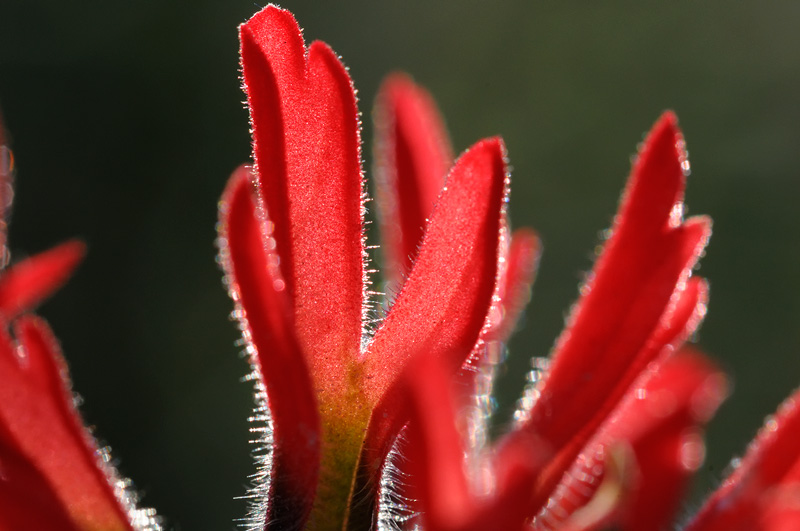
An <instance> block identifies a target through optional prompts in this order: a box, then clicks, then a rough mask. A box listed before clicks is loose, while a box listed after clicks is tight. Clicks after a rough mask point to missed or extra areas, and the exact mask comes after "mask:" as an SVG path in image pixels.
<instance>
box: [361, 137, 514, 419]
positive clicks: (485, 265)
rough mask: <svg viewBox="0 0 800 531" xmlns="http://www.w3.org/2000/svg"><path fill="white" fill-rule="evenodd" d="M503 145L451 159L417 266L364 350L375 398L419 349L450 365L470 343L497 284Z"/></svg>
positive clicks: (487, 143) (490, 144) (488, 143)
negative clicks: (452, 161)
mask: <svg viewBox="0 0 800 531" xmlns="http://www.w3.org/2000/svg"><path fill="white" fill-rule="evenodd" d="M504 155H505V151H504V148H503V144H502V142H501V141H500V140H499V139H490V140H484V141H482V142H479V143H478V144H476V145H475V146H474V147H472V148H471V149H470V150H469V151H467V152H466V153H465V154H464V155H463V156H462V157H461V158H459V160H458V161H457V162H456V165H455V167H454V168H453V170H452V171H451V173H450V175H449V176H448V178H447V184H446V186H445V188H444V191H443V193H442V195H441V197H440V198H439V201H438V203H437V205H436V209H435V210H434V213H433V216H432V218H431V221H430V224H429V225H428V229H427V232H426V233H425V238H424V240H423V243H422V247H421V249H420V253H419V257H418V258H417V260H416V262H415V263H414V269H413V270H412V272H411V275H410V276H409V278H408V280H407V281H406V283H405V285H404V287H403V290H402V291H401V292H400V294H399V295H398V297H397V300H396V301H395V303H394V305H393V306H392V308H391V310H390V311H389V314H388V315H387V317H386V319H385V320H384V322H383V324H382V325H381V327H380V328H379V329H378V331H377V332H376V334H375V337H374V338H373V340H372V342H371V343H370V344H369V346H368V347H367V351H366V353H365V355H364V365H365V377H366V378H367V380H368V381H369V382H370V385H369V387H368V388H367V390H366V392H367V393H368V398H369V400H370V401H371V402H372V403H377V402H378V401H379V399H380V398H381V396H382V395H384V393H385V392H386V391H387V389H388V388H389V387H390V386H391V385H392V383H393V382H394V381H396V380H397V378H398V376H399V375H400V373H401V372H402V370H403V367H404V365H405V364H406V362H407V361H408V359H409V358H410V357H411V356H412V355H413V354H416V353H424V354H425V355H427V356H434V357H447V358H448V360H447V362H446V365H447V366H449V367H450V368H451V370H455V369H456V368H457V367H459V366H460V365H461V364H462V363H463V361H464V359H465V358H466V357H467V356H468V355H469V353H470V352H471V351H472V348H473V346H474V345H475V343H476V341H477V339H478V335H479V333H480V331H481V328H482V327H483V325H484V323H485V322H486V315H487V312H488V309H489V305H490V303H491V298H492V294H493V292H494V290H495V283H496V280H495V279H496V275H497V258H498V247H499V240H500V232H501V228H502V223H501V220H502V216H503V205H504V200H505V197H506V166H505V163H504Z"/></svg>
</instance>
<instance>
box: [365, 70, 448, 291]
mask: <svg viewBox="0 0 800 531" xmlns="http://www.w3.org/2000/svg"><path fill="white" fill-rule="evenodd" d="M375 116H376V118H375V124H376V139H375V145H376V148H375V152H376V159H377V160H378V163H377V165H376V169H377V174H378V179H377V182H378V187H377V197H378V201H379V205H380V210H379V212H380V214H381V235H382V236H383V243H382V245H381V248H382V249H383V251H384V253H385V255H386V260H385V262H386V264H385V266H384V268H383V271H384V274H385V275H386V276H387V277H388V278H389V279H390V287H389V289H390V290H395V289H399V288H400V286H401V284H402V280H403V279H404V278H405V277H406V276H407V274H408V272H409V271H410V270H411V264H412V263H413V261H414V259H415V258H416V256H417V252H418V249H419V245H420V243H421V242H422V235H423V233H424V230H425V225H426V223H427V221H428V219H429V218H430V215H431V213H432V211H433V207H434V204H435V203H436V199H437V198H438V197H439V193H440V192H441V190H442V186H443V185H444V179H445V176H446V175H447V172H448V170H449V169H450V167H451V166H452V164H453V152H452V149H451V147H450V141H449V139H448V138H447V132H446V131H445V128H444V123H443V121H442V118H441V116H440V115H439V112H438V110H437V108H436V104H435V103H434V101H433V98H431V96H430V94H428V92H427V91H426V90H424V89H423V88H421V87H419V86H418V85H416V84H414V82H413V81H412V80H411V79H410V78H409V77H408V76H406V75H404V74H394V75H391V76H389V77H388V78H387V79H386V81H384V83H383V85H382V87H381V90H380V94H379V95H378V102H377V105H376V109H375Z"/></svg>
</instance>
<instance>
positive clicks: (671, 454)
mask: <svg viewBox="0 0 800 531" xmlns="http://www.w3.org/2000/svg"><path fill="white" fill-rule="evenodd" d="M641 380H642V381H641V382H640V383H637V385H636V386H634V387H632V388H631V389H630V390H629V391H628V393H627V394H626V396H625V398H623V400H622V403H621V405H620V407H619V408H618V409H617V411H615V412H614V413H613V414H612V416H611V417H610V418H609V420H608V422H606V424H605V425H604V426H603V427H602V428H601V429H600V431H599V433H598V434H597V435H596V436H595V438H594V439H593V441H592V442H591V443H589V444H588V445H587V446H586V448H585V449H584V450H583V451H582V452H581V454H580V455H579V457H578V460H577V461H576V463H575V465H573V467H572V468H571V470H570V471H569V472H568V474H566V475H565V476H564V478H563V479H562V480H561V483H560V484H559V486H558V488H557V489H556V491H555V493H554V495H553V496H552V497H551V499H550V500H549V501H548V503H547V506H546V508H545V509H543V511H542V512H541V513H540V514H539V515H538V516H537V518H536V520H535V525H534V528H535V529H536V530H542V531H544V530H550V529H560V527H561V525H562V524H561V522H563V521H564V520H565V519H568V521H569V523H570V524H571V525H573V526H574V525H575V524H576V523H577V521H579V520H581V519H583V520H587V519H594V520H598V521H606V522H608V521H609V520H612V519H613V521H614V522H615V523H616V527H615V528H619V529H623V530H631V531H634V530H639V529H652V530H656V529H669V528H671V525H670V522H671V519H672V516H673V514H674V512H675V510H676V509H677V507H678V504H679V503H680V500H681V496H682V494H683V491H684V489H685V487H686V483H687V481H688V479H689V478H690V477H691V474H692V473H694V471H695V470H696V469H697V468H698V467H699V466H700V465H701V464H702V461H703V456H704V453H703V450H704V446H703V440H702V437H701V429H702V428H703V426H704V424H705V423H706V422H707V421H708V420H709V418H710V417H711V415H712V414H713V413H714V411H715V410H716V408H717V407H718V406H719V404H720V403H721V401H722V400H723V399H724V398H725V396H726V395H727V382H726V379H725V377H724V375H723V374H722V373H721V372H720V371H719V369H718V368H717V367H716V366H715V365H714V364H713V363H711V362H710V361H709V360H708V359H707V358H705V357H704V356H703V355H702V354H700V353H698V352H695V351H693V350H691V349H688V348H684V349H683V350H682V351H680V352H679V353H677V354H675V355H674V356H671V357H669V358H668V359H667V360H666V361H665V362H664V363H663V364H661V365H660V366H659V367H658V368H657V369H653V370H651V371H648V373H645V374H643V376H642V378H641ZM620 449H624V450H626V452H625V453H623V456H624V455H628V456H629V457H628V458H627V459H628V460H629V461H630V463H629V464H628V466H627V468H628V469H629V470H628V473H627V474H626V476H627V477H623V478H621V479H620V480H618V481H619V488H620V490H622V491H623V492H621V494H622V495H620V496H618V497H617V499H616V500H615V503H614V504H613V505H612V506H610V507H607V508H606V510H607V511H608V514H606V515H595V517H594V518H591V517H590V515H588V514H585V513H586V512H587V511H586V509H583V508H582V507H584V506H585V505H586V504H587V503H589V505H588V506H589V507H591V503H590V500H592V499H593V498H595V497H596V496H597V491H598V488H599V487H600V488H601V485H602V484H604V483H605V475H606V473H607V468H608V466H609V464H610V462H609V461H610V460H613V457H612V456H613V454H614V452H615V451H618V450H620ZM581 512H583V513H584V514H581ZM573 513H574V514H575V516H571V515H573ZM600 516H602V518H600ZM612 516H613V518H612ZM568 527H569V526H568ZM576 527H580V526H576Z"/></svg>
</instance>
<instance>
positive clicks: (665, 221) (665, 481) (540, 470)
mask: <svg viewBox="0 0 800 531" xmlns="http://www.w3.org/2000/svg"><path fill="white" fill-rule="evenodd" d="M240 36H241V54H242V67H243V77H244V86H245V91H246V93H247V98H248V104H249V108H250V114H251V125H252V129H253V152H254V159H255V164H254V166H252V167H251V166H243V167H241V168H240V169H239V170H237V171H236V172H235V173H234V175H233V176H232V177H231V180H230V182H229V184H228V186H227V189H226V191H225V194H224V196H223V200H222V202H221V208H220V218H221V219H220V225H219V227H220V237H219V245H220V261H221V263H222V265H223V267H224V270H225V272H226V283H227V285H228V289H229V292H230V294H231V296H232V298H233V299H234V301H235V306H236V308H235V315H236V316H237V318H238V319H239V322H240V327H241V330H242V333H243V339H244V342H245V344H246V345H247V351H248V353H249V354H250V360H251V364H252V368H253V372H252V375H251V377H252V379H253V381H254V382H255V383H256V390H257V393H256V398H257V409H256V413H255V415H254V417H253V419H254V422H255V423H256V427H255V428H254V432H255V433H256V434H257V437H258V441H257V443H258V444H259V446H260V450H261V451H260V456H259V458H258V462H259V465H260V468H259V472H258V475H257V481H256V484H255V486H254V487H253V491H252V492H251V495H252V497H253V498H255V499H256V502H255V503H254V505H253V509H252V512H251V514H250V515H249V519H248V520H247V522H246V523H245V524H244V525H245V526H246V528H247V529H250V530H259V531H260V530H264V529H268V530H276V531H278V530H299V529H314V530H326V529H331V530H349V531H360V530H364V531H366V530H369V529H374V528H378V529H425V530H428V531H481V530H486V531H489V530H496V529H500V530H511V531H513V530H520V531H522V530H558V531H579V530H585V531H589V530H597V531H600V530H603V529H609V530H610V529H621V530H631V531H632V530H643V529H645V530H650V529H652V530H658V529H669V528H671V525H672V524H671V523H670V522H671V521H672V520H673V519H674V515H675V512H676V509H677V508H678V504H679V501H680V497H681V495H682V493H683V490H684V488H685V486H686V483H687V481H688V479H689V477H690V476H691V474H692V472H694V471H695V470H696V469H697V468H698V467H699V466H700V464H701V463H702V461H703V454H704V446H703V440H702V431H703V428H704V425H705V423H706V422H707V421H708V420H709V419H710V417H711V416H712V414H713V413H714V411H715V410H716V408H717V406H718V405H719V403H720V402H721V401H722V400H723V399H724V397H725V395H726V392H727V385H726V379H725V377H724V376H723V374H722V373H721V372H720V370H719V369H718V368H717V367H716V366H715V365H714V364H713V363H712V362H711V361H710V360H708V359H707V358H706V357H705V356H704V355H703V354H701V353H699V352H697V351H695V350H693V349H692V348H691V347H687V346H685V345H684V344H683V343H684V342H685V340H686V339H687V338H688V337H689V336H690V335H691V334H692V333H693V332H694V331H695V330H696V329H697V327H698V326H699V324H700V321H701V320H702V318H703V316H704V314H705V308H706V300H707V291H708V289H707V285H706V283H705V281H703V280H702V279H698V278H697V277H693V276H692V274H691V273H692V268H693V266H694V265H695V263H696V261H697V259H698V257H699V256H700V254H701V253H702V250H703V248H704V246H705V244H706V242H707V240H708V237H709V234H710V221H709V220H708V219H707V218H703V217H700V218H690V219H686V220H684V218H683V215H682V211H683V208H682V200H683V189H684V185H685V179H686V175H687V174H688V169H689V165H688V161H687V159H686V151H685V148H684V142H683V138H682V135H681V133H680V130H679V129H678V127H677V120H676V118H675V116H674V115H672V114H671V113H666V114H664V115H663V116H662V117H661V118H660V119H659V121H658V122H657V123H656V125H655V126H654V127H653V129H652V131H651V132H650V134H649V135H648V137H647V139H646V140H645V142H644V143H643V145H642V148H641V149H640V151H639V154H638V156H637V158H636V160H635V162H634V164H633V169H632V172H631V176H630V180H629V182H628V185H627V187H626V190H625V192H624V195H623V200H622V202H621V206H620V210H619V213H618V215H617V216H616V218H615V222H614V226H613V227H612V228H611V230H610V231H609V234H610V236H609V237H608V239H607V241H606V242H605V245H604V250H603V252H602V253H601V254H600V256H599V258H598V260H597V263H596V264H595V267H594V269H593V271H592V272H591V273H590V275H589V276H588V280H587V283H586V285H585V286H583V288H582V289H581V297H580V299H579V301H578V303H577V304H576V305H575V307H574V309H573V311H572V314H571V316H570V318H569V319H568V322H567V328H566V330H565V331H564V333H563V334H562V335H561V337H560V338H559V340H558V341H557V343H556V345H555V347H554V349H553V352H552V354H551V355H550V357H549V359H548V360H537V361H536V362H535V364H534V371H533V372H532V373H531V377H530V385H529V387H528V388H527V389H526V390H525V393H524V396H523V398H522V399H521V400H520V403H519V408H518V410H517V412H516V413H515V416H514V425H513V426H512V427H511V429H510V430H509V431H508V432H507V433H506V434H505V435H503V436H502V437H500V438H499V439H498V440H496V441H492V442H490V441H488V437H487V435H486V433H487V430H486V424H487V421H488V416H489V413H490V408H489V407H488V406H487V403H488V399H489V396H490V392H491V380H492V374H493V369H494V367H495V365H496V364H497V363H498V362H499V361H500V359H501V358H502V351H503V342H504V341H505V340H506V339H507V338H508V336H509V334H510V332H511V331H512V329H513V327H514V324H515V322H516V319H517V317H518V316H519V314H520V312H521V311H522V310H523V308H524V306H525V304H526V303H527V300H528V297H529V292H530V285H531V282H532V278H533V274H534V270H535V265H536V261H537V259H538V252H539V244H538V240H537V238H536V236H535V235H534V233H533V232H531V231H530V230H527V229H522V230H518V231H516V232H513V233H512V232H511V231H510V229H509V226H508V219H507V214H506V210H505V205H506V203H507V195H508V181H509V178H508V170H507V163H506V154H505V149H504V146H503V143H502V141H501V140H500V139H499V138H491V139H487V140H482V141H480V142H478V143H477V144H475V145H474V146H472V147H471V148H470V149H469V150H467V151H466V152H464V153H463V154H462V155H461V156H460V157H459V158H458V159H457V160H455V161H454V160H453V156H452V153H451V148H450V146H449V142H448V140H447V135H446V133H445V131H444V129H443V126H442V121H441V119H440V118H439V115H438V112H437V110H436V108H435V105H434V103H433V102H432V100H431V98H430V97H429V96H428V94H427V93H426V92H425V91H424V90H423V89H421V88H419V87H418V86H416V85H415V84H414V83H413V82H411V81H410V80H409V79H408V78H406V77H404V76H401V75H395V76H393V77H391V78H389V80H387V82H386V83H385V85H384V86H383V88H382V90H381V94H380V98H379V102H378V109H377V112H376V117H377V120H378V123H377V126H378V127H377V129H378V139H377V142H376V145H377V148H376V155H377V158H378V161H379V164H378V166H379V180H378V189H377V196H378V204H379V207H380V209H381V212H380V213H381V215H382V217H381V228H382V233H383V237H384V245H383V248H382V249H383V252H384V255H385V258H386V262H387V264H386V267H385V268H384V279H385V282H384V288H383V289H384V291H386V292H387V293H389V294H390V296H389V297H385V298H386V300H385V301H384V300H383V299H381V294H379V293H375V292H373V291H370V289H369V287H370V275H371V274H372V273H373V271H372V270H370V269H369V268H368V265H367V254H368V252H367V251H368V248H367V247H366V245H365V236H364V214H365V210H366V207H365V198H366V193H365V185H364V179H363V172H362V162H361V153H360V150H361V144H360V138H359V123H358V112H357V108H356V98H355V93H354V89H353V86H352V83H351V81H350V78H349V76H348V74H347V71H346V70H345V68H344V67H343V65H342V64H341V62H340V61H339V60H338V58H337V57H336V55H335V54H334V53H333V52H332V51H331V49H330V48H328V46H327V45H325V44H324V43H320V42H315V43H313V44H311V45H310V46H309V47H306V45H305V43H304V41H303V37H302V34H301V32H300V30H299V28H298V26H297V23H296V21H295V20H294V18H293V17H292V15H291V14H290V13H289V12H288V11H284V10H281V9H279V8H277V7H274V6H268V7H267V8H265V9H264V10H262V11H261V12H260V13H258V14H257V15H255V16H254V17H253V18H252V19H251V20H250V21H248V22H247V23H245V24H243V25H242V26H241V28H240ZM0 134H2V132H1V131H0ZM2 140H3V139H2V137H0V146H2V147H0V163H2V164H0V172H2V175H0V178H2V183H3V187H2V188H1V189H0V194H6V197H10V196H9V195H8V194H10V192H9V190H10V188H9V186H8V183H9V182H10V175H11V170H12V167H13V165H12V163H11V157H10V152H9V151H8V150H7V148H6V147H5V146H4V142H3V141H2ZM0 199H2V197H0ZM2 202H3V203H4V204H6V203H7V201H2ZM82 253H83V247H82V245H81V244H80V243H75V242H71V243H67V244H65V245H63V246H61V247H57V248H56V249H54V250H52V251H49V252H47V253H44V254H42V255H39V256H37V257H35V258H32V259H30V260H28V261H25V262H21V263H19V264H17V265H15V266H14V267H13V268H10V269H5V270H3V272H2V275H0V321H2V322H1V323H0V325H2V326H0V381H2V384H1V385H0V531H12V530H13V531H18V530H22V529H24V530H26V531H28V530H33V531H43V530H51V531H52V530H56V531H62V530H63V531H116V530H120V531H122V530H125V531H134V530H136V531H144V530H157V529H160V528H161V526H160V524H159V521H158V520H157V519H156V518H155V516H154V513H153V512H152V511H151V510H148V509H136V508H135V503H134V502H135V499H134V498H135V497H134V496H133V495H132V494H131V491H130V490H129V483H128V482H127V481H126V480H123V479H120V478H118V477H117V476H116V473H115V472H114V471H113V469H112V468H111V465H110V464H109V463H108V460H109V459H108V453H107V451H106V450H101V449H99V448H98V447H97V445H96V443H95V442H94V440H93V439H92V437H91V435H90V434H89V432H88V431H87V430H86V429H85V428H84V427H83V426H82V424H81V422H80V420H79V416H78V414H77V412H76V410H75V407H74V403H73V395H72V392H71V390H70V385H69V382H68V380H67V377H66V370H65V366H64V364H63V361H62V359H61V355H60V353H59V351H58V347H57V342H56V340H55V339H54V337H53V336H52V334H51V332H50V331H49V329H48V328H47V326H46V325H45V323H44V322H43V321H42V320H41V319H39V318H37V317H33V316H30V315H29V314H27V313H26V312H27V311H29V310H30V308H32V307H33V306H34V305H35V304H36V303H37V302H38V301H39V300H41V299H42V298H43V297H44V296H46V295H48V294H49V293H51V292H52V291H53V290H54V289H55V288H56V287H57V286H58V285H59V284H60V283H61V282H63V280H64V279H65V278H66V277H67V276H68V274H69V272H70V271H71V270H72V269H73V268H74V266H75V264H76V263H77V262H78V261H79V260H80V257H81V255H82ZM377 301H380V302H377ZM9 329H11V330H13V337H12V334H10V333H9ZM797 399H798V398H797V396H795V397H792V398H791V399H789V400H788V401H787V402H786V403H785V404H784V405H783V406H782V407H781V408H780V409H779V411H778V413H777V414H776V415H775V416H774V417H770V418H769V419H768V420H767V422H766V424H765V427H764V428H763V430H762V432H761V433H760V434H759V435H758V437H757V438H756V440H755V441H754V443H753V444H752V445H751V447H750V449H749V450H748V452H747V454H746V455H745V457H744V458H743V459H742V460H741V463H740V465H739V466H738V468H736V469H735V471H734V472H733V473H732V475H731V476H730V477H729V478H728V479H727V480H725V482H724V483H723V484H722V486H721V487H720V489H719V490H718V491H717V492H716V493H714V494H713V495H712V497H711V498H710V500H709V501H708V502H707V504H706V505H705V506H704V507H703V508H702V509H701V510H700V512H699V513H698V515H697V516H696V517H695V518H694V519H693V520H691V521H690V522H689V524H688V525H687V529H689V530H690V531H722V530H751V529H764V530H769V531H783V530H787V531H788V530H791V529H800V482H799V480H800V458H799V457H800V453H799V452H798V448H797V444H796V441H798V440H799V439H798V437H800V409H799V408H797V407H796V406H795V401H796V400H797Z"/></svg>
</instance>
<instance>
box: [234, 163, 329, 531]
mask: <svg viewBox="0 0 800 531" xmlns="http://www.w3.org/2000/svg"><path fill="white" fill-rule="evenodd" d="M251 175H252V174H251V169H250V168H249V167H247V166H243V167H241V168H239V169H238V170H237V171H236V172H234V174H233V176H232V177H231V180H230V182H229V184H228V187H227V189H226V191H225V194H224V195H223V199H222V203H221V207H220V257H221V261H222V264H223V267H224V268H225V271H226V273H227V275H228V283H229V289H230V292H231V297H232V298H233V299H234V300H235V301H237V307H238V308H239V310H240V311H242V310H243V312H244V315H240V320H241V322H242V326H243V333H244V336H245V339H247V341H248V343H249V344H250V345H252V347H253V348H254V349H255V351H254V352H251V361H252V363H253V364H254V365H255V366H256V367H257V370H258V372H259V374H260V377H261V379H262V381H263V382H264V385H265V387H266V392H267V396H268V399H269V412H270V413H271V417H272V423H273V430H274V431H273V433H272V446H273V459H272V465H271V470H269V471H268V472H269V480H268V481H269V496H268V498H269V501H270V507H269V508H268V513H267V514H266V518H267V520H268V521H269V522H270V526H277V527H275V528H276V529H277V528H280V529H294V528H296V527H300V526H302V524H303V523H304V522H305V519H306V518H307V517H308V514H309V512H310V510H311V504H312V502H313V499H314V494H315V491H316V488H317V479H318V474H319V466H320V448H319V438H320V435H319V431H320V427H319V418H318V415H317V409H316V404H317V402H316V398H315V396H314V393H313V389H312V384H311V378H310V376H309V374H308V368H307V366H306V363H305V359H304V357H303V355H302V352H301V350H300V348H299V346H298V344H297V340H296V338H295V336H294V333H293V330H294V327H293V316H292V313H291V309H290V304H289V301H288V297H287V294H286V290H285V286H284V283H283V282H284V281H283V279H282V278H281V276H280V273H279V271H278V270H277V264H276V261H275V259H276V258H277V257H276V256H275V254H274V252H272V253H270V252H269V251H268V249H267V245H268V244H267V242H268V241H269V235H268V234H265V230H264V229H265V227H267V226H271V225H270V224H269V221H268V220H264V219H261V218H259V215H258V213H257V212H256V205H255V199H254V197H253V192H252V187H251V183H250V180H251ZM266 444H269V443H266ZM269 528H270V529H272V528H273V527H269Z"/></svg>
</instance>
